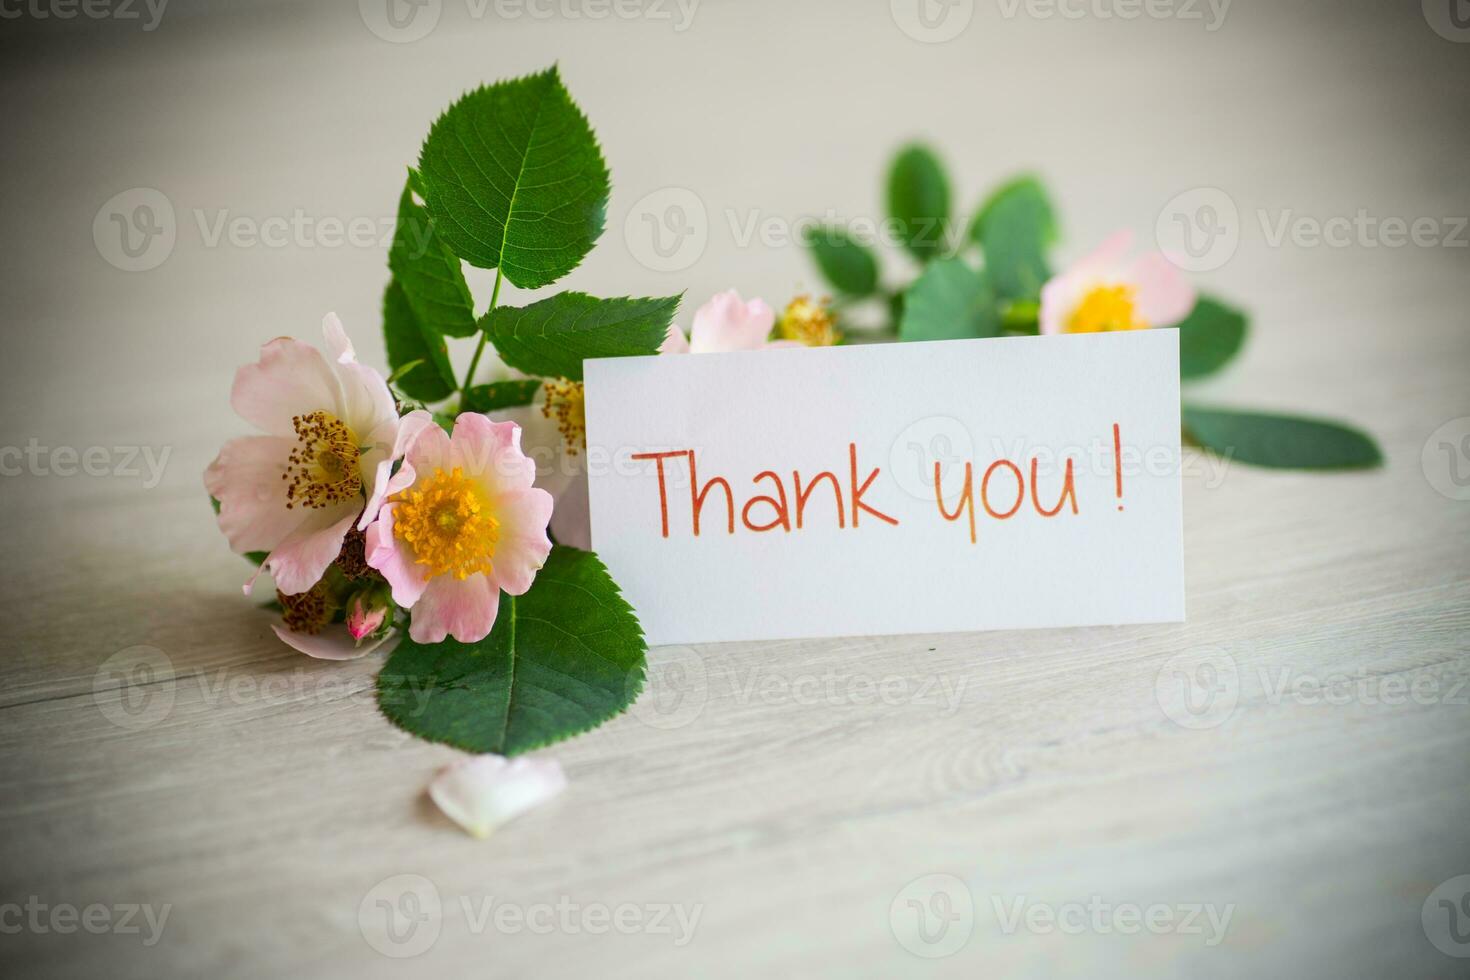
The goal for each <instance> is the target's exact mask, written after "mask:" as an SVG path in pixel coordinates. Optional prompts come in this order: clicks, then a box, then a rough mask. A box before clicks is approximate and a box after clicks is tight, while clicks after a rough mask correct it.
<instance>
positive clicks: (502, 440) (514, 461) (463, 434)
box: [449, 412, 536, 492]
mask: <svg viewBox="0 0 1470 980" xmlns="http://www.w3.org/2000/svg"><path fill="white" fill-rule="evenodd" d="M449 455H450V465H451V466H458V467H461V468H462V469H463V470H464V472H465V473H466V474H467V475H470V476H475V477H478V478H479V480H480V482H481V483H482V484H484V485H485V486H486V487H487V488H489V489H490V490H491V491H492V492H496V491H505V490H520V489H525V488H527V487H530V486H531V485H532V484H533V483H535V482H536V464H535V463H533V462H532V461H531V460H530V458H528V457H527V456H526V454H525V453H523V452H521V427H520V426H518V425H516V424H515V423H514V422H492V421H490V420H489V419H488V418H486V417H485V416H484V415H481V414H479V413H478V412H466V413H464V414H463V415H461V416H460V417H459V418H458V419H456V420H455V423H454V435H453V437H452V439H451V445H450V453H449Z"/></svg>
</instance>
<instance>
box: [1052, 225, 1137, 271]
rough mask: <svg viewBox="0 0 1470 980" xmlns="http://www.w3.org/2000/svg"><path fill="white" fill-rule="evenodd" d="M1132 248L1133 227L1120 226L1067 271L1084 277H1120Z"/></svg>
mask: <svg viewBox="0 0 1470 980" xmlns="http://www.w3.org/2000/svg"><path fill="white" fill-rule="evenodd" d="M1132 248H1133V229H1131V228H1119V229H1118V230H1117V231H1115V232H1113V233H1112V234H1111V235H1109V236H1108V237H1107V238H1105V239H1103V243H1102V244H1101V245H1099V246H1098V247H1097V248H1096V249H1095V250H1093V252H1092V254H1090V255H1088V256H1086V257H1085V258H1083V259H1082V260H1081V261H1079V262H1078V263H1077V264H1076V265H1074V266H1072V268H1070V269H1068V270H1067V272H1068V273H1069V274H1075V275H1077V276H1079V277H1081V278H1084V279H1097V278H1100V279H1114V278H1120V277H1121V276H1122V273H1123V269H1124V263H1125V261H1126V260H1127V258H1128V252H1129V250H1130V249H1132Z"/></svg>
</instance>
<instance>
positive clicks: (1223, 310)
mask: <svg viewBox="0 0 1470 980" xmlns="http://www.w3.org/2000/svg"><path fill="white" fill-rule="evenodd" d="M1245 329H1246V319H1245V314H1244V313H1241V312H1240V311H1239V310H1235V309H1232V308H1230V307H1229V306H1226V305H1225V304H1224V303H1222V302H1220V301H1219V300H1217V299H1213V298H1211V297H1209V296H1201V297H1200V298H1199V301H1198V302H1197V303H1195V304H1194V309H1193V310H1192V311H1190V314H1189V316H1187V317H1185V318H1184V320H1183V321H1181V322H1180V324H1179V376H1180V377H1182V378H1203V377H1204V376H1206V375H1208V374H1214V373H1215V372H1216V371H1218V370H1220V369H1221V368H1222V367H1224V366H1225V365H1226V364H1228V363H1230V360H1231V358H1233V357H1235V355H1236V354H1237V353H1239V352H1240V348H1241V345H1242V344H1244V343H1245Z"/></svg>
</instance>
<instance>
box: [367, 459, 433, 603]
mask: <svg viewBox="0 0 1470 980" xmlns="http://www.w3.org/2000/svg"><path fill="white" fill-rule="evenodd" d="M405 468H407V464H405ZM397 506H398V505H397V504H389V505H388V506H387V507H384V508H383V509H382V511H381V512H380V514H379V516H378V519H377V520H376V521H374V522H373V523H372V524H369V525H368V528H367V532H366V534H365V535H364V538H365V539H366V540H365V541H364V549H363V550H364V551H365V552H366V557H367V563H368V565H369V566H370V567H372V568H376V569H377V570H378V571H379V572H381V573H382V574H383V578H385V579H387V580H388V585H389V587H390V588H391V589H392V590H393V601H394V602H396V603H398V604H399V605H400V606H402V607H403V608H404V609H409V608H412V606H413V604H414V603H416V602H418V601H419V597H420V596H422V595H423V594H424V589H425V588H426V587H427V586H428V584H429V569H428V567H427V566H425V565H420V564H417V563H416V562H415V561H414V555H413V550H412V549H411V548H410V547H409V546H408V545H407V544H406V543H404V542H402V541H399V540H398V539H397V538H396V537H394V535H393V511H394V510H395V509H396V508H397Z"/></svg>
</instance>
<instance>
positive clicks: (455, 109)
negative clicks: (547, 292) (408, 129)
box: [419, 67, 610, 289]
mask: <svg viewBox="0 0 1470 980" xmlns="http://www.w3.org/2000/svg"><path fill="white" fill-rule="evenodd" d="M419 177H420V181H421V183H422V184H423V188H424V201H425V203H426V204H427V205H428V209H429V215H430V216H431V217H432V218H433V220H434V227H435V229H436V230H437V231H438V233H439V235H441V236H442V237H443V239H444V241H445V242H446V243H448V245H449V247H450V248H451V249H453V250H454V253H455V254H456V255H458V256H459V257H460V258H462V259H464V260H465V261H466V262H469V263H470V264H471V265H476V266H479V267H480V268H482V269H499V270H500V271H501V272H502V273H504V274H505V278H507V279H509V280H510V281H511V282H512V283H513V284H514V285H516V286H519V287H521V288H522V289H535V288H537V287H540V286H545V285H548V284H550V283H553V282H555V281H556V280H558V279H560V278H561V277H562V276H564V275H566V274H567V273H568V272H571V271H572V270H573V269H575V268H576V267H577V265H578V263H580V262H581V261H582V258H583V257H584V256H585V255H586V254H587V253H588V252H589V251H591V249H592V245H593V243H594V242H596V241H597V237H598V236H599V235H601V234H602V228H603V224H604V222H605V220H606V217H607V198H608V192H609V190H610V184H609V178H608V172H607V164H606V163H604V162H603V159H602V151H601V150H600V149H599V148H598V145H597V137H596V136H594V135H593V134H592V129H591V127H590V126H588V124H587V119H586V117H585V116H583V115H582V112H581V110H579V109H578V108H577V106H576V103H574V102H573V101H572V97H571V96H570V95H568V94H567V90H566V88H565V87H563V85H562V82H561V76H560V75H559V74H558V73H557V70H556V68H554V67H553V68H549V69H547V70H546V71H543V72H540V73H539V74H535V75H528V76H526V77H525V78H517V79H514V80H512V81H507V82H500V83H498V84H495V85H491V86H487V87H482V88H478V89H476V90H475V91H473V92H470V93H469V94H467V95H465V96H464V97H463V98H461V99H460V100H459V101H458V102H456V103H455V104H454V105H452V106H450V107H449V109H448V110H446V111H445V113H444V114H443V115H442V116H440V117H439V119H438V121H436V122H435V123H434V126H433V128H432V129H430V130H429V136H428V138H427V139H425V140H424V145H423V149H422V150H421V151H420V153H419Z"/></svg>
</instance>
